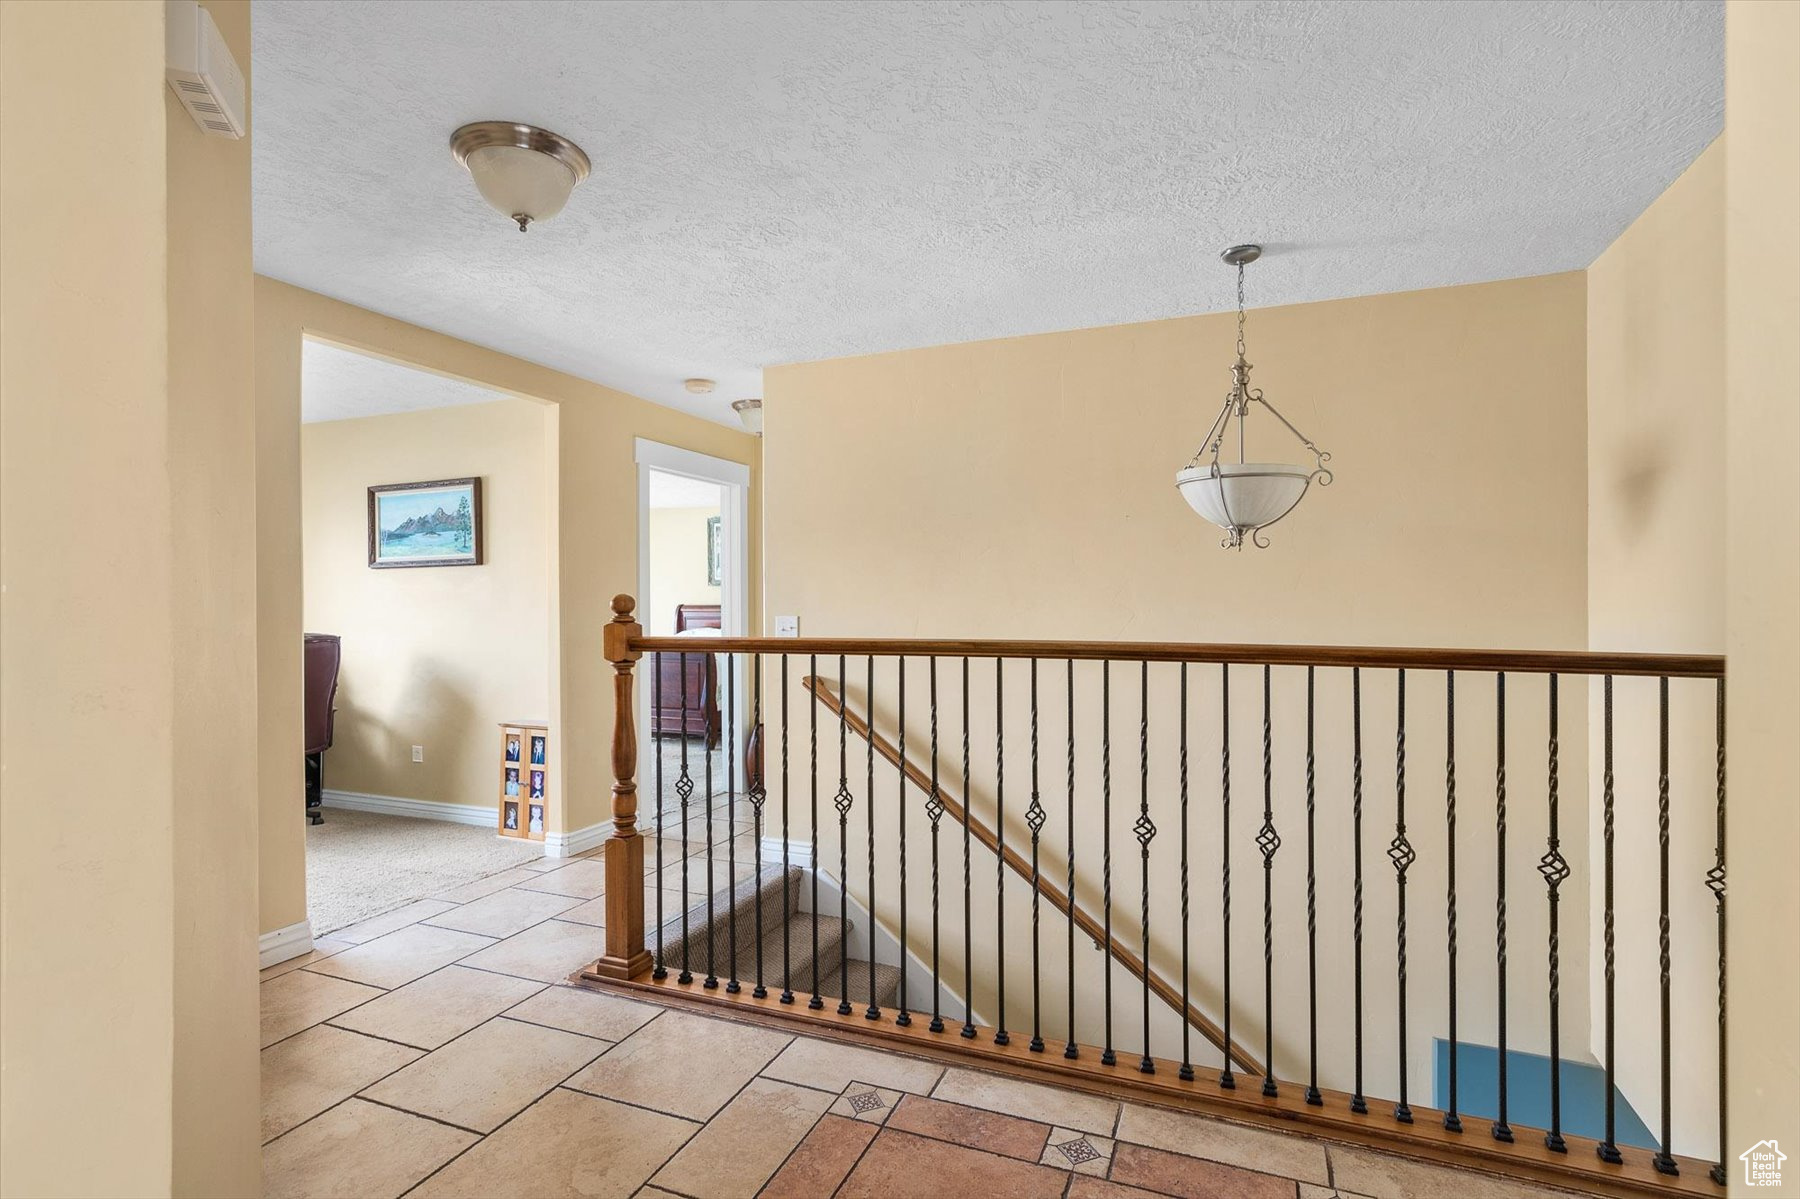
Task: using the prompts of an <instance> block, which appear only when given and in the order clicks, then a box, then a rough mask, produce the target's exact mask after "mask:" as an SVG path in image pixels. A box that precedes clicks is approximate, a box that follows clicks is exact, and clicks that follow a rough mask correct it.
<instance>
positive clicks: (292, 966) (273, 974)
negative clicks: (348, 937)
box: [257, 937, 350, 982]
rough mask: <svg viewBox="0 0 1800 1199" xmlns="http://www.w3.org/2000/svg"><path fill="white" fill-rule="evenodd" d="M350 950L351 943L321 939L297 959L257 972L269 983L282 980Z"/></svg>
mask: <svg viewBox="0 0 1800 1199" xmlns="http://www.w3.org/2000/svg"><path fill="white" fill-rule="evenodd" d="M348 948H350V942H348V941H338V940H335V939H333V938H331V937H320V938H319V939H318V940H316V941H314V942H313V947H312V948H311V949H310V950H308V951H307V952H305V953H303V954H301V955H300V956H299V957H297V958H289V959H288V960H287V961H285V962H276V963H275V964H274V965H273V966H265V967H263V968H262V970H260V971H258V972H257V977H258V978H260V979H262V980H263V981H264V982H267V981H268V980H269V979H271V978H280V977H281V976H282V975H284V974H286V973H288V972H289V971H293V970H298V969H300V967H302V966H305V965H309V964H311V963H313V962H322V961H324V960H325V959H326V958H328V957H330V956H331V955H332V954H334V953H342V952H343V951H344V950H346V949H348Z"/></svg>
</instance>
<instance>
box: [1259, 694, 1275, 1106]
mask: <svg viewBox="0 0 1800 1199" xmlns="http://www.w3.org/2000/svg"><path fill="white" fill-rule="evenodd" d="M1273 675H1274V671H1273V669H1272V668H1271V667H1269V666H1268V665H1267V664H1265V665H1264V666H1263V721H1262V723H1263V738H1262V743H1263V822H1262V828H1261V829H1259V830H1257V833H1256V844H1257V848H1259V849H1261V850H1262V860H1263V1083H1262V1093H1263V1094H1264V1095H1268V1096H1274V1095H1276V1094H1278V1093H1279V1092H1280V1088H1279V1087H1277V1086H1276V1085H1275V852H1276V851H1277V850H1279V849H1280V848H1281V834H1280V833H1278V832H1276V831H1275V736H1274V724H1273V719H1274V716H1273V705H1272V694H1273Z"/></svg>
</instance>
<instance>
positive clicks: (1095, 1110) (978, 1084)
mask: <svg viewBox="0 0 1800 1199" xmlns="http://www.w3.org/2000/svg"><path fill="white" fill-rule="evenodd" d="M931 1095H932V1098H934V1099H943V1100H946V1101H947V1102H950V1103H961V1104H965V1105H967V1106H969V1107H984V1108H986V1109H987V1110H989V1111H992V1112H1002V1113H1005V1114H1007V1115H1013V1116H1020V1117H1023V1118H1024V1119H1027V1120H1040V1121H1042V1122H1043V1123H1045V1124H1050V1125H1056V1126H1059V1127H1062V1128H1079V1129H1080V1130H1081V1131H1082V1132H1095V1133H1099V1134H1100V1135H1102V1136H1111V1135H1112V1131H1113V1123H1114V1121H1115V1120H1116V1119H1117V1117H1118V1111H1119V1105H1118V1104H1117V1103H1116V1102H1114V1101H1113V1100H1110V1099H1100V1098H1097V1097H1095V1096H1093V1095H1079V1094H1076V1093H1075V1092H1074V1091H1063V1090H1059V1089H1057V1088H1055V1087H1045V1086H1039V1085H1038V1084H1037V1083H1032V1082H1020V1081H1019V1080H1017V1079H1013V1078H1002V1077H1000V1076H999V1075H996V1074H980V1073H977V1072H976V1071H974V1070H958V1069H954V1068H952V1069H950V1070H948V1071H946V1072H945V1074H944V1077H943V1080H942V1081H941V1082H939V1083H938V1085H937V1088H936V1089H935V1090H933V1091H932V1092H931ZM1033 1158H1034V1159H1035V1158H1036V1155H1035V1154H1033Z"/></svg>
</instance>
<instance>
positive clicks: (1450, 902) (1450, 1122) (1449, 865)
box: [1444, 670, 1462, 1132]
mask: <svg viewBox="0 0 1800 1199" xmlns="http://www.w3.org/2000/svg"><path fill="white" fill-rule="evenodd" d="M1444 847H1445V850H1444V853H1445V856H1444V927H1445V929H1446V942H1447V944H1446V949H1447V952H1448V957H1449V969H1450V1029H1449V1031H1450V1095H1449V1100H1450V1106H1449V1110H1447V1111H1446V1112H1445V1113H1444V1128H1445V1129H1446V1130H1448V1131H1450V1132H1461V1131H1462V1116H1461V1114H1460V1113H1459V1112H1458V1111H1457V1102H1456V1085H1457V1078H1456V1073H1457V1061H1456V1059H1457V1058H1458V1057H1459V1056H1460V1055H1461V1053H1462V1049H1461V1047H1460V1045H1459V1044H1458V1042H1457V1039H1456V672H1455V671H1454V670H1446V671H1445V672H1444Z"/></svg>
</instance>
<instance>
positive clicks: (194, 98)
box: [163, 0, 245, 138]
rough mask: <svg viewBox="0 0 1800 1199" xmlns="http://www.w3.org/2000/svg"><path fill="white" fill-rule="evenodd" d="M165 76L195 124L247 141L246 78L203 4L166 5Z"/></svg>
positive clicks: (176, 0) (169, 0)
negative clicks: (201, 5)
mask: <svg viewBox="0 0 1800 1199" xmlns="http://www.w3.org/2000/svg"><path fill="white" fill-rule="evenodd" d="M163 11H164V17H163V21H164V32H163V47H164V49H163V55H164V59H165V64H164V67H163V76H164V77H165V78H167V79H168V81H169V86H170V87H172V88H174V89H175V94H176V95H177V96H179V97H180V98H181V105H182V107H183V108H186V109H187V110H188V115H189V116H191V117H193V118H194V124H196V125H198V126H200V128H201V129H203V130H205V131H206V132H208V133H217V134H220V135H222V136H224V137H232V138H237V137H242V136H244V128H245V126H244V73H243V72H242V71H240V70H238V65H237V60H236V59H235V58H233V57H231V50H230V48H229V47H227V46H226V45H225V38H224V36H223V35H222V34H220V33H219V27H218V25H217V24H215V23H214V22H213V19H212V14H211V13H209V12H207V11H206V10H205V9H204V8H201V7H200V4H199V0H164V3H163Z"/></svg>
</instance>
